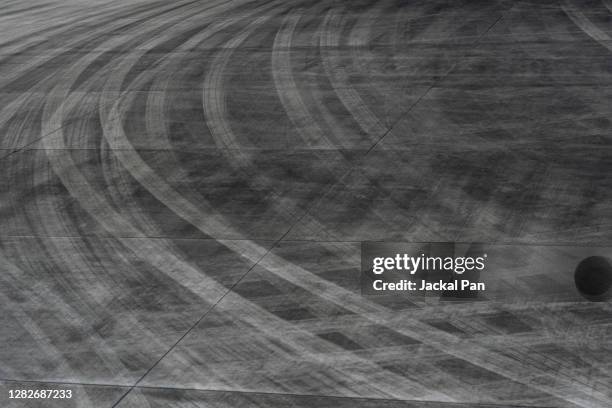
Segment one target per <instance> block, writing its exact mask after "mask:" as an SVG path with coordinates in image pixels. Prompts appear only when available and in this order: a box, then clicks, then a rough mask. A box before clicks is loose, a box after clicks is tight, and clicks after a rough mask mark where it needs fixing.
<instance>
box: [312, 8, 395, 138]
mask: <svg viewBox="0 0 612 408" xmlns="http://www.w3.org/2000/svg"><path fill="white" fill-rule="evenodd" d="M341 22H342V16H340V15H339V13H338V12H337V11H336V10H333V9H332V10H330V11H329V12H328V13H327V15H326V17H325V20H324V22H323V27H324V28H323V32H322V33H321V36H320V43H319V44H320V47H321V56H322V58H323V66H324V67H325V72H326V73H327V76H328V78H329V80H330V82H331V84H332V87H333V88H334V91H335V92H336V94H337V95H338V98H339V99H340V100H341V101H342V104H343V105H344V107H345V108H346V109H347V110H348V111H349V112H350V114H351V115H352V116H353V119H354V120H355V121H356V122H357V124H358V125H359V127H360V128H361V129H362V130H363V131H364V132H365V133H366V134H367V135H368V136H369V137H370V138H371V139H372V140H377V139H378V138H379V137H381V136H382V135H384V134H385V133H386V132H387V130H388V129H387V127H386V126H385V125H384V124H383V123H381V121H380V120H379V119H378V118H377V117H376V115H375V114H374V113H372V111H371V110H370V108H368V107H367V105H366V104H365V102H364V101H363V100H362V99H361V96H359V93H358V92H357V91H356V90H355V89H354V88H353V87H352V85H351V84H350V81H349V76H348V73H347V72H346V69H345V68H344V67H343V65H342V62H341V57H340V56H338V55H337V53H338V50H339V48H340V32H341V29H342V26H343V24H341Z"/></svg>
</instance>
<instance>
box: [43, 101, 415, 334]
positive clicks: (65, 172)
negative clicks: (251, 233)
mask: <svg viewBox="0 0 612 408" xmlns="http://www.w3.org/2000/svg"><path fill="white" fill-rule="evenodd" d="M56 115H57V112H56V113H55V114H53V115H52V116H51V117H50V120H49V122H50V123H53V122H54V121H56V119H55V120H54V117H55V116H56ZM116 125H117V124H115V126H116ZM119 125H120V123H119ZM59 140H61V138H60V139H59ZM43 141H44V142H46V141H45V140H43ZM53 165H54V166H55V168H56V171H57V172H58V174H61V175H62V176H63V177H64V178H63V180H65V181H68V183H67V184H66V185H67V186H69V187H70V186H71V187H75V185H73V184H72V183H71V182H70V181H72V180H75V179H74V177H75V176H74V175H73V174H70V173H71V170H72V167H71V166H74V163H72V165H71V166H64V165H62V163H58V161H53ZM124 165H125V163H124ZM145 166H146V164H145ZM142 176H149V175H148V174H146V173H145V174H143V175H142ZM66 177H69V178H68V179H66ZM137 179H139V180H141V179H142V180H146V178H143V177H140V178H137ZM76 180H78V177H77V178H76ZM71 191H72V190H71ZM158 191H159V190H158ZM92 192H93V193H94V194H95V191H92ZM161 192H166V191H163V189H162V190H161ZM170 192H172V191H171V190H170ZM78 196H79V197H81V199H83V200H85V201H86V202H87V203H88V205H87V206H86V208H88V209H93V210H94V213H95V214H100V213H102V214H103V215H112V213H110V212H108V211H105V210H106V209H105V208H102V204H99V203H96V202H95V201H94V202H91V200H89V199H88V198H84V197H82V194H79V195H78ZM93 197H95V196H93ZM100 209H101V210H102V211H101V212H100V211H97V210H100ZM116 221H117V220H112V219H103V220H102V222H104V223H110V227H111V229H112V228H113V225H114V224H115V223H116ZM119 221H121V220H119ZM233 245H236V244H235V243H234V244H233ZM237 249H239V250H241V251H242V250H244V248H237ZM266 258H268V257H266ZM270 258H272V260H273V261H274V257H273V256H272V257H270ZM279 259H280V258H279ZM282 261H283V262H281V268H282V267H285V266H286V264H287V262H286V261H284V260H282ZM267 263H268V265H270V261H267ZM272 265H273V263H272ZM300 272H301V271H300ZM305 272H306V275H305V276H306V277H307V278H308V279H313V278H312V276H309V275H312V274H310V273H309V272H307V271H305ZM200 279H201V276H200ZM314 284H315V289H316V286H321V287H323V288H325V289H326V291H328V292H329V291H330V290H332V289H335V288H333V287H331V288H330V283H329V282H317V281H315V282H314ZM310 286H311V287H312V284H310ZM340 289H341V291H340V294H341V295H343V297H344V299H342V302H345V301H347V300H348V301H349V302H353V303H355V304H354V305H353V306H354V307H356V308H361V309H363V307H364V306H362V305H360V303H361V300H359V299H352V296H353V295H354V294H352V292H348V293H344V292H342V291H344V289H342V288H340ZM315 293H317V292H316V290H315ZM337 302H338V300H336V303H337ZM366 309H367V306H366ZM374 311H375V312H379V311H383V312H384V310H374ZM410 323H411V324H412V323H413V322H410Z"/></svg>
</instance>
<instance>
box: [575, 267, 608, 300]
mask: <svg viewBox="0 0 612 408" xmlns="http://www.w3.org/2000/svg"><path fill="white" fill-rule="evenodd" d="M574 282H575V283H576V288H577V289H578V291H579V292H580V294H581V295H582V296H583V297H585V298H586V299H588V300H590V301H593V302H603V301H605V300H608V299H609V298H610V295H612V290H611V288H612V265H610V262H609V261H608V259H606V258H604V257H602V256H590V257H588V258H585V259H583V260H582V261H581V262H580V263H579V264H578V266H577V267H576V272H574Z"/></svg>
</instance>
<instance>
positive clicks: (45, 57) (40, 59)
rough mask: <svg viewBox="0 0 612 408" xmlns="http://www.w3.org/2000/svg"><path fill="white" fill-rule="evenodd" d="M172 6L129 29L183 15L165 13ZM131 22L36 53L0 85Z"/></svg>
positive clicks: (126, 36)
mask: <svg viewBox="0 0 612 408" xmlns="http://www.w3.org/2000/svg"><path fill="white" fill-rule="evenodd" d="M191 3H193V1H192V0H189V1H184V2H183V3H182V4H181V5H189V4H191ZM173 8H176V5H172V6H168V7H165V8H164V9H162V10H160V11H157V10H154V11H150V12H148V13H145V14H144V15H142V16H141V20H140V22H139V24H138V25H136V26H135V27H133V29H132V30H131V31H132V32H134V33H137V32H138V30H139V29H142V28H143V27H147V28H148V27H149V26H150V25H151V24H161V23H165V22H168V20H171V19H172V18H177V17H178V18H180V17H181V16H183V15H182V13H181V10H178V11H175V12H174V13H165V11H166V10H167V9H173ZM154 14H159V15H158V16H157V20H158V21H159V23H158V22H157V20H155V19H154V18H151V16H152V15H154ZM183 17H184V16H183ZM133 24H134V22H127V23H126V22H125V21H121V20H119V21H115V22H113V23H111V24H107V25H104V26H103V27H101V28H100V29H98V30H93V31H91V32H88V33H87V35H86V36H82V37H80V38H76V39H73V40H70V41H68V42H66V43H64V48H62V49H60V50H54V51H53V52H51V53H48V54H42V55H36V56H34V57H33V58H31V59H29V60H28V63H27V64H24V65H21V66H19V67H17V68H16V69H15V70H14V72H12V73H11V74H8V75H3V77H2V78H1V80H0V87H5V86H6V85H8V84H10V83H11V82H13V81H14V80H15V79H17V78H19V77H20V76H22V75H23V73H24V72H27V71H29V70H31V69H34V68H36V67H41V66H43V65H45V64H46V63H48V62H49V61H51V60H52V59H53V58H56V57H58V56H60V55H62V54H64V53H65V52H66V49H70V48H74V47H76V46H77V45H79V44H85V43H87V42H88V41H92V40H95V39H96V38H98V37H100V36H101V35H103V34H108V33H110V32H113V31H116V30H120V29H121V28H124V27H125V26H126V25H133ZM129 35H130V32H129V31H128V33H124V35H123V37H124V38H129Z"/></svg>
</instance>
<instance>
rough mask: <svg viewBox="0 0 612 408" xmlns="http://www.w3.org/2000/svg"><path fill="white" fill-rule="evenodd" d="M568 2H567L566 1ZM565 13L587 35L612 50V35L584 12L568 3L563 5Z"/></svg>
mask: <svg viewBox="0 0 612 408" xmlns="http://www.w3.org/2000/svg"><path fill="white" fill-rule="evenodd" d="M566 4H567V2H566ZM561 8H562V9H563V11H564V12H565V14H567V16H568V17H569V18H570V20H572V22H573V23H574V24H576V26H578V28H580V29H581V30H582V31H583V32H584V33H585V34H586V35H588V36H589V37H591V38H592V39H594V40H595V41H597V42H598V43H599V44H601V45H602V46H604V47H605V48H607V49H608V50H609V51H612V37H611V36H610V35H609V34H608V33H606V32H605V31H603V30H602V29H600V28H599V27H597V25H595V24H594V23H593V22H592V21H591V20H590V19H589V18H588V17H587V16H586V15H585V14H584V13H582V12H581V11H579V10H576V9H574V8H572V7H569V6H568V5H565V6H561Z"/></svg>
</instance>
